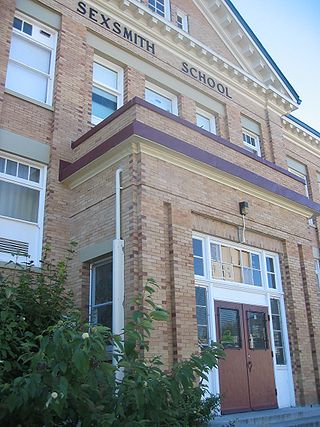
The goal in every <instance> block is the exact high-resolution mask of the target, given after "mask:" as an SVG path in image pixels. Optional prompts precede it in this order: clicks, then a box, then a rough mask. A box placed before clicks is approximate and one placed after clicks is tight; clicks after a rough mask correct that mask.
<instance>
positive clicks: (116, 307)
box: [112, 169, 124, 335]
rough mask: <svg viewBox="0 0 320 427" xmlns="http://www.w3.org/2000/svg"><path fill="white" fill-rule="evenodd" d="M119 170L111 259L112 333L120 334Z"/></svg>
mask: <svg viewBox="0 0 320 427" xmlns="http://www.w3.org/2000/svg"><path fill="white" fill-rule="evenodd" d="M121 172H122V169H117V170H116V203H115V204H116V212H115V214H116V224H115V225H116V238H115V239H114V240H113V261H112V267H113V268H112V270H113V274H112V291H113V307H112V308H113V310H112V325H113V327H112V329H113V333H114V334H117V335H120V334H122V333H123V328H124V241H123V240H122V239H121V198H120V193H121V190H122V187H121Z"/></svg>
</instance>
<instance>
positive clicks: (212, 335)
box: [193, 233, 296, 408]
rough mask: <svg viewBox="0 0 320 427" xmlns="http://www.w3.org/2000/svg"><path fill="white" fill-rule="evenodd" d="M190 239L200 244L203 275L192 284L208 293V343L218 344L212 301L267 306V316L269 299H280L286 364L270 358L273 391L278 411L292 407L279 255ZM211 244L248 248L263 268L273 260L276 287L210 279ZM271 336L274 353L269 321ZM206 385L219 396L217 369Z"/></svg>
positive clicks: (209, 239)
mask: <svg viewBox="0 0 320 427" xmlns="http://www.w3.org/2000/svg"><path fill="white" fill-rule="evenodd" d="M193 237H194V238H196V239H201V240H202V242H203V259H204V276H203V277H202V276H197V275H195V285H196V286H200V287H203V288H205V289H206V290H207V312H208V335H209V342H210V341H217V334H216V330H217V329H216V316H215V314H216V313H215V309H214V303H215V300H219V301H226V302H230V303H239V304H248V305H257V306H267V307H268V314H269V316H271V308H270V300H271V299H278V300H279V303H280V314H281V319H282V333H283V337H282V338H283V345H284V352H285V355H286V364H285V365H277V364H276V360H275V357H274V358H273V364H274V376H275V382H276V388H277V391H278V394H277V402H278V407H279V408H285V407H290V406H295V404H296V402H295V393H294V382H293V375H292V364H291V357H290V347H289V337H288V327H287V319H286V309H285V304H284V297H283V290H282V285H281V274H280V265H279V256H278V254H277V253H275V252H270V251H265V250H261V249H256V248H251V247H249V246H247V245H243V244H238V243H235V242H230V241H226V240H223V239H220V238H215V237H214V236H208V235H204V234H202V233H193ZM211 242H214V243H222V244H228V245H230V246H232V247H236V248H240V249H244V250H251V249H252V250H254V252H256V253H259V254H260V255H261V259H262V268H264V269H265V267H266V265H265V261H264V259H265V257H273V258H274V262H275V268H276V275H277V282H278V285H279V286H278V287H277V289H271V288H268V287H267V285H266V283H263V286H261V287H257V286H252V285H246V284H243V283H236V282H228V281H222V280H216V279H213V278H212V276H211V274H210V259H209V256H208V254H210V243H211ZM270 336H271V349H272V351H273V353H274V354H275V347H274V335H273V327H272V322H270ZM208 386H209V390H210V392H211V393H213V394H219V393H220V384H219V374H218V369H213V370H212V371H211V372H210V374H209V380H208Z"/></svg>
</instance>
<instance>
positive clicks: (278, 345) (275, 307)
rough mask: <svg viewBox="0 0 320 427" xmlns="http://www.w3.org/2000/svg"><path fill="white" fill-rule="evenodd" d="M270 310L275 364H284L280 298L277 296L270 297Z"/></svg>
mask: <svg viewBox="0 0 320 427" xmlns="http://www.w3.org/2000/svg"><path fill="white" fill-rule="evenodd" d="M270 311H271V320H272V330H273V342H274V349H275V357H276V364H277V365H285V364H286V363H287V362H286V352H285V346H284V340H283V324H282V316H281V307H280V300H279V299H278V298H270Z"/></svg>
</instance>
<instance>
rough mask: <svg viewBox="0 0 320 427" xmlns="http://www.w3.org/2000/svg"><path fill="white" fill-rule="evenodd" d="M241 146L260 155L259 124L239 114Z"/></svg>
mask: <svg viewBox="0 0 320 427" xmlns="http://www.w3.org/2000/svg"><path fill="white" fill-rule="evenodd" d="M240 118H241V126H242V142H243V147H244V148H245V149H246V150H248V151H250V152H251V153H254V154H256V155H257V156H261V146H260V134H261V132H260V125H259V124H258V123H257V122H255V121H254V120H252V119H250V118H249V117H247V116H244V115H241V116H240Z"/></svg>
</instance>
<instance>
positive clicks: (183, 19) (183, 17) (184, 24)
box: [176, 9, 189, 33]
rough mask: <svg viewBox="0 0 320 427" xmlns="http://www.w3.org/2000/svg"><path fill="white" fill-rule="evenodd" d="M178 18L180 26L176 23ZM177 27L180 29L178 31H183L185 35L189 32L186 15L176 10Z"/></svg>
mask: <svg viewBox="0 0 320 427" xmlns="http://www.w3.org/2000/svg"><path fill="white" fill-rule="evenodd" d="M178 18H180V19H181V26H180V23H179V21H178ZM176 23H177V27H178V28H180V30H183V31H185V32H186V33H188V32H189V23H188V15H187V14H186V13H184V12H182V11H181V10H179V9H178V10H177V22H176Z"/></svg>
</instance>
